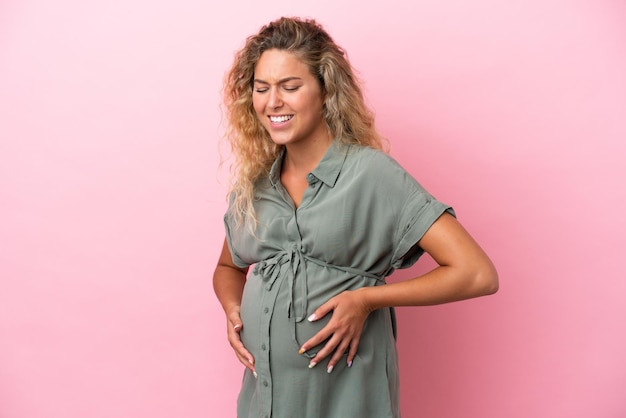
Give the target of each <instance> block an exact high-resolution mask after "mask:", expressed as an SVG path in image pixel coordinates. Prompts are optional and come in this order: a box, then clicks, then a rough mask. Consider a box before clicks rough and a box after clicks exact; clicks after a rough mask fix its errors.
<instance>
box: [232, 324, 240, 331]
mask: <svg viewBox="0 0 626 418" xmlns="http://www.w3.org/2000/svg"><path fill="white" fill-rule="evenodd" d="M239 328H241V324H237V325H235V326H234V327H233V329H234V330H235V331H237V330H238V329H239Z"/></svg>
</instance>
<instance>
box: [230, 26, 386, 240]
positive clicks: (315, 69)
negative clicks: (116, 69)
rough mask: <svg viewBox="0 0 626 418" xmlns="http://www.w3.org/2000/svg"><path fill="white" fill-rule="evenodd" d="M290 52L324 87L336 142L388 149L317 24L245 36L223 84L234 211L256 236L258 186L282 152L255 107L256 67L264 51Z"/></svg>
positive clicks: (340, 54) (345, 65) (342, 60)
mask: <svg viewBox="0 0 626 418" xmlns="http://www.w3.org/2000/svg"><path fill="white" fill-rule="evenodd" d="M270 49H278V50H281V51H287V52H290V53H293V54H294V55H295V56H297V57H298V58H299V59H300V60H301V61H302V62H303V63H304V64H306V65H307V66H308V67H309V69H310V71H311V74H313V75H314V76H315V77H316V78H317V79H318V80H319V83H320V86H321V89H322V94H323V96H324V98H325V100H324V110H323V113H324V114H323V118H324V121H325V123H326V125H327V128H328V130H329V132H330V134H331V137H333V138H334V139H335V140H336V141H339V142H342V143H351V144H360V145H364V146H368V147H372V148H376V149H384V148H385V147H384V146H383V140H382V138H381V137H380V135H379V134H378V132H377V131H376V128H375V126H374V115H373V113H372V112H371V110H370V109H369V108H368V107H367V106H366V104H365V101H364V98H363V93H362V91H361V88H360V85H359V81H358V79H357V77H356V76H355V74H354V70H353V69H352V66H351V65H350V63H349V62H348V59H347V56H346V53H345V51H344V50H343V49H342V48H341V47H339V46H338V45H337V44H336V43H335V42H334V41H333V39H332V38H331V37H330V35H328V33H327V32H326V31H325V30H324V29H323V28H322V26H321V25H319V24H318V23H317V22H316V21H315V20H311V19H300V18H286V17H282V18H280V19H277V20H275V21H273V22H271V23H269V24H267V25H265V26H263V27H262V28H261V30H260V31H259V33H258V34H256V35H253V36H250V37H248V38H247V40H246V43H245V46H244V47H243V49H241V50H240V51H239V52H238V53H237V54H236V55H235V59H234V63H233V66H232V67H231V69H230V71H229V72H228V73H227V75H226V79H225V81H224V91H223V93H224V106H225V113H226V118H227V121H228V128H227V130H226V139H227V140H228V141H229V143H230V146H231V151H232V153H233V155H234V157H235V162H234V165H233V167H232V171H233V172H232V174H233V175H234V176H233V181H232V184H231V187H230V193H229V195H230V200H231V208H232V211H233V216H234V220H235V222H236V223H237V224H238V225H241V224H242V223H245V224H247V226H248V227H250V228H251V230H252V231H253V232H254V230H255V228H256V223H257V218H256V213H255V211H254V206H253V203H254V185H255V183H256V182H257V181H258V180H259V179H260V178H261V177H262V176H267V175H268V174H269V170H270V168H271V166H272V164H273V162H274V161H275V160H276V157H277V156H278V154H279V153H280V151H281V147H280V146H278V145H276V144H275V143H274V142H272V140H271V138H270V136H269V134H268V133H267V131H266V130H265V129H264V128H263V126H262V125H261V123H260V121H259V119H258V118H257V115H256V113H255V111H254V108H253V105H252V84H253V79H254V68H255V66H256V63H257V61H258V60H259V58H260V57H261V54H263V52H265V51H267V50H270Z"/></svg>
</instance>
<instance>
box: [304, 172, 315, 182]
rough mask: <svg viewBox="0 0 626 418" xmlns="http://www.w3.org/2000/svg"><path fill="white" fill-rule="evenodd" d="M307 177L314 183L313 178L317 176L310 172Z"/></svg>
mask: <svg viewBox="0 0 626 418" xmlns="http://www.w3.org/2000/svg"><path fill="white" fill-rule="evenodd" d="M306 179H307V180H308V181H309V183H313V180H315V176H314V175H313V174H310V173H309V174H308V175H307V176H306Z"/></svg>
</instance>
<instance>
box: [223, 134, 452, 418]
mask: <svg viewBox="0 0 626 418" xmlns="http://www.w3.org/2000/svg"><path fill="white" fill-rule="evenodd" d="M282 157H283V153H281V155H279V157H278V158H277V159H276V162H275V163H274V165H273V166H272V168H271V171H270V173H269V176H268V177H267V178H263V179H261V181H259V182H258V184H257V185H256V187H255V202H254V206H255V209H256V213H257V217H258V226H257V230H256V234H255V235H256V236H253V235H252V234H250V233H249V231H248V230H247V228H245V227H236V226H235V222H234V220H233V216H232V213H231V211H232V209H229V211H228V212H227V213H226V215H225V217H224V220H225V225H226V239H227V242H228V245H229V248H230V251H231V255H232V258H233V261H234V263H235V264H236V265H237V266H240V267H247V266H251V265H255V266H254V268H253V269H252V270H251V272H250V274H249V277H248V279H247V281H246V285H245V288H244V294H243V298H242V304H241V319H242V321H243V329H242V331H241V338H242V340H243V343H244V345H245V346H246V348H247V349H248V350H249V351H250V352H251V353H252V355H253V356H254V358H255V368H256V372H257V374H258V377H257V378H255V377H254V376H253V375H252V373H250V372H249V371H248V370H246V371H245V372H244V376H243V385H242V388H241V392H240V394H239V398H238V402H237V416H238V417H239V418H252V417H254V418H295V417H297V418H386V417H389V418H398V417H399V416H400V410H399V399H398V394H399V388H398V380H399V379H398V361H397V352H396V346H395V319H394V315H393V309H387V308H385V309H379V310H377V311H374V312H372V313H371V314H370V315H369V317H368V319H367V321H366V323H365V326H364V329H363V334H362V336H361V340H360V343H359V347H358V352H357V356H356V358H355V359H354V362H353V364H352V367H348V366H347V364H346V361H345V359H346V357H347V356H346V355H344V357H343V359H342V360H341V361H340V362H339V364H337V365H336V366H335V368H334V370H333V371H332V373H327V371H326V367H327V362H328V359H325V360H324V361H322V362H320V364H319V365H317V366H316V367H314V368H312V369H309V368H308V365H309V362H310V359H311V358H312V357H313V356H314V355H315V353H316V352H317V351H319V350H320V348H321V347H322V345H320V346H318V347H314V348H313V349H311V350H309V351H308V352H307V353H305V354H304V355H300V354H298V349H299V348H300V346H301V345H302V344H303V343H304V342H305V341H307V340H308V339H309V338H311V337H312V336H313V335H315V334H316V333H317V332H318V331H319V330H320V329H322V328H323V326H324V325H325V324H326V323H328V320H329V318H330V317H331V315H332V313H331V314H328V315H326V317H324V318H322V319H320V320H318V321H315V322H309V321H308V320H307V317H308V316H309V315H310V314H311V313H313V311H314V310H315V309H316V308H317V307H319V306H320V305H321V304H323V303H324V302H326V301H327V300H328V299H330V298H331V297H333V296H335V295H337V294H339V293H341V292H342V291H345V290H351V289H357V288H360V287H364V286H379V285H384V283H385V277H387V276H389V275H390V274H391V273H392V272H393V271H394V270H395V269H399V268H405V267H409V266H411V265H413V264H414V263H415V262H416V261H417V259H418V258H419V257H420V255H422V253H423V251H422V249H421V248H420V247H419V246H418V245H417V243H418V241H419V240H420V238H422V236H423V235H424V233H425V232H426V231H427V230H428V228H429V227H430V226H431V225H432V224H433V222H435V220H437V218H438V217H439V216H441V214H442V213H443V212H445V211H448V212H449V213H451V214H453V215H454V212H453V211H452V208H450V207H449V206H446V205H444V204H442V203H440V202H439V201H437V200H436V199H434V198H433V196H431V195H430V194H429V193H428V192H427V191H426V190H424V188H422V187H421V186H420V185H419V184H418V182H417V181H416V180H415V179H414V178H413V177H412V176H411V175H410V174H408V173H407V172H406V171H405V170H404V169H403V168H402V167H401V166H400V165H399V164H398V163H397V162H395V160H393V159H392V158H391V157H390V156H388V155H387V154H385V153H383V152H381V151H377V150H373V149H371V148H366V147H361V146H357V145H349V146H348V145H341V144H339V143H338V142H334V143H333V144H332V145H331V146H330V147H329V149H328V151H327V152H326V154H325V156H324V157H323V159H322V160H321V161H320V163H319V164H318V166H317V167H316V168H315V169H314V170H313V171H312V172H311V173H309V174H308V176H307V181H308V183H309V186H308V188H307V189H306V191H305V193H304V196H303V198H302V201H301V203H300V206H299V207H298V208H296V207H295V205H294V204H293V201H292V199H291V198H290V196H289V194H288V193H287V191H286V190H285V188H284V187H283V186H282V184H281V181H280V173H281V166H282Z"/></svg>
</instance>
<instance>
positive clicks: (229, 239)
mask: <svg viewBox="0 0 626 418" xmlns="http://www.w3.org/2000/svg"><path fill="white" fill-rule="evenodd" d="M232 222H233V220H232V218H231V216H230V208H229V209H228V211H227V212H226V214H225V215H224V229H225V230H226V243H227V244H228V249H229V250H230V255H231V257H232V259H233V263H235V265H236V266H237V267H241V268H245V267H248V266H249V264H248V263H246V262H245V261H243V260H242V259H241V257H240V256H239V254H238V253H237V250H236V243H237V242H241V239H239V240H238V239H237V231H239V233H241V229H242V228H233V226H232V225H231V223H232Z"/></svg>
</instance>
